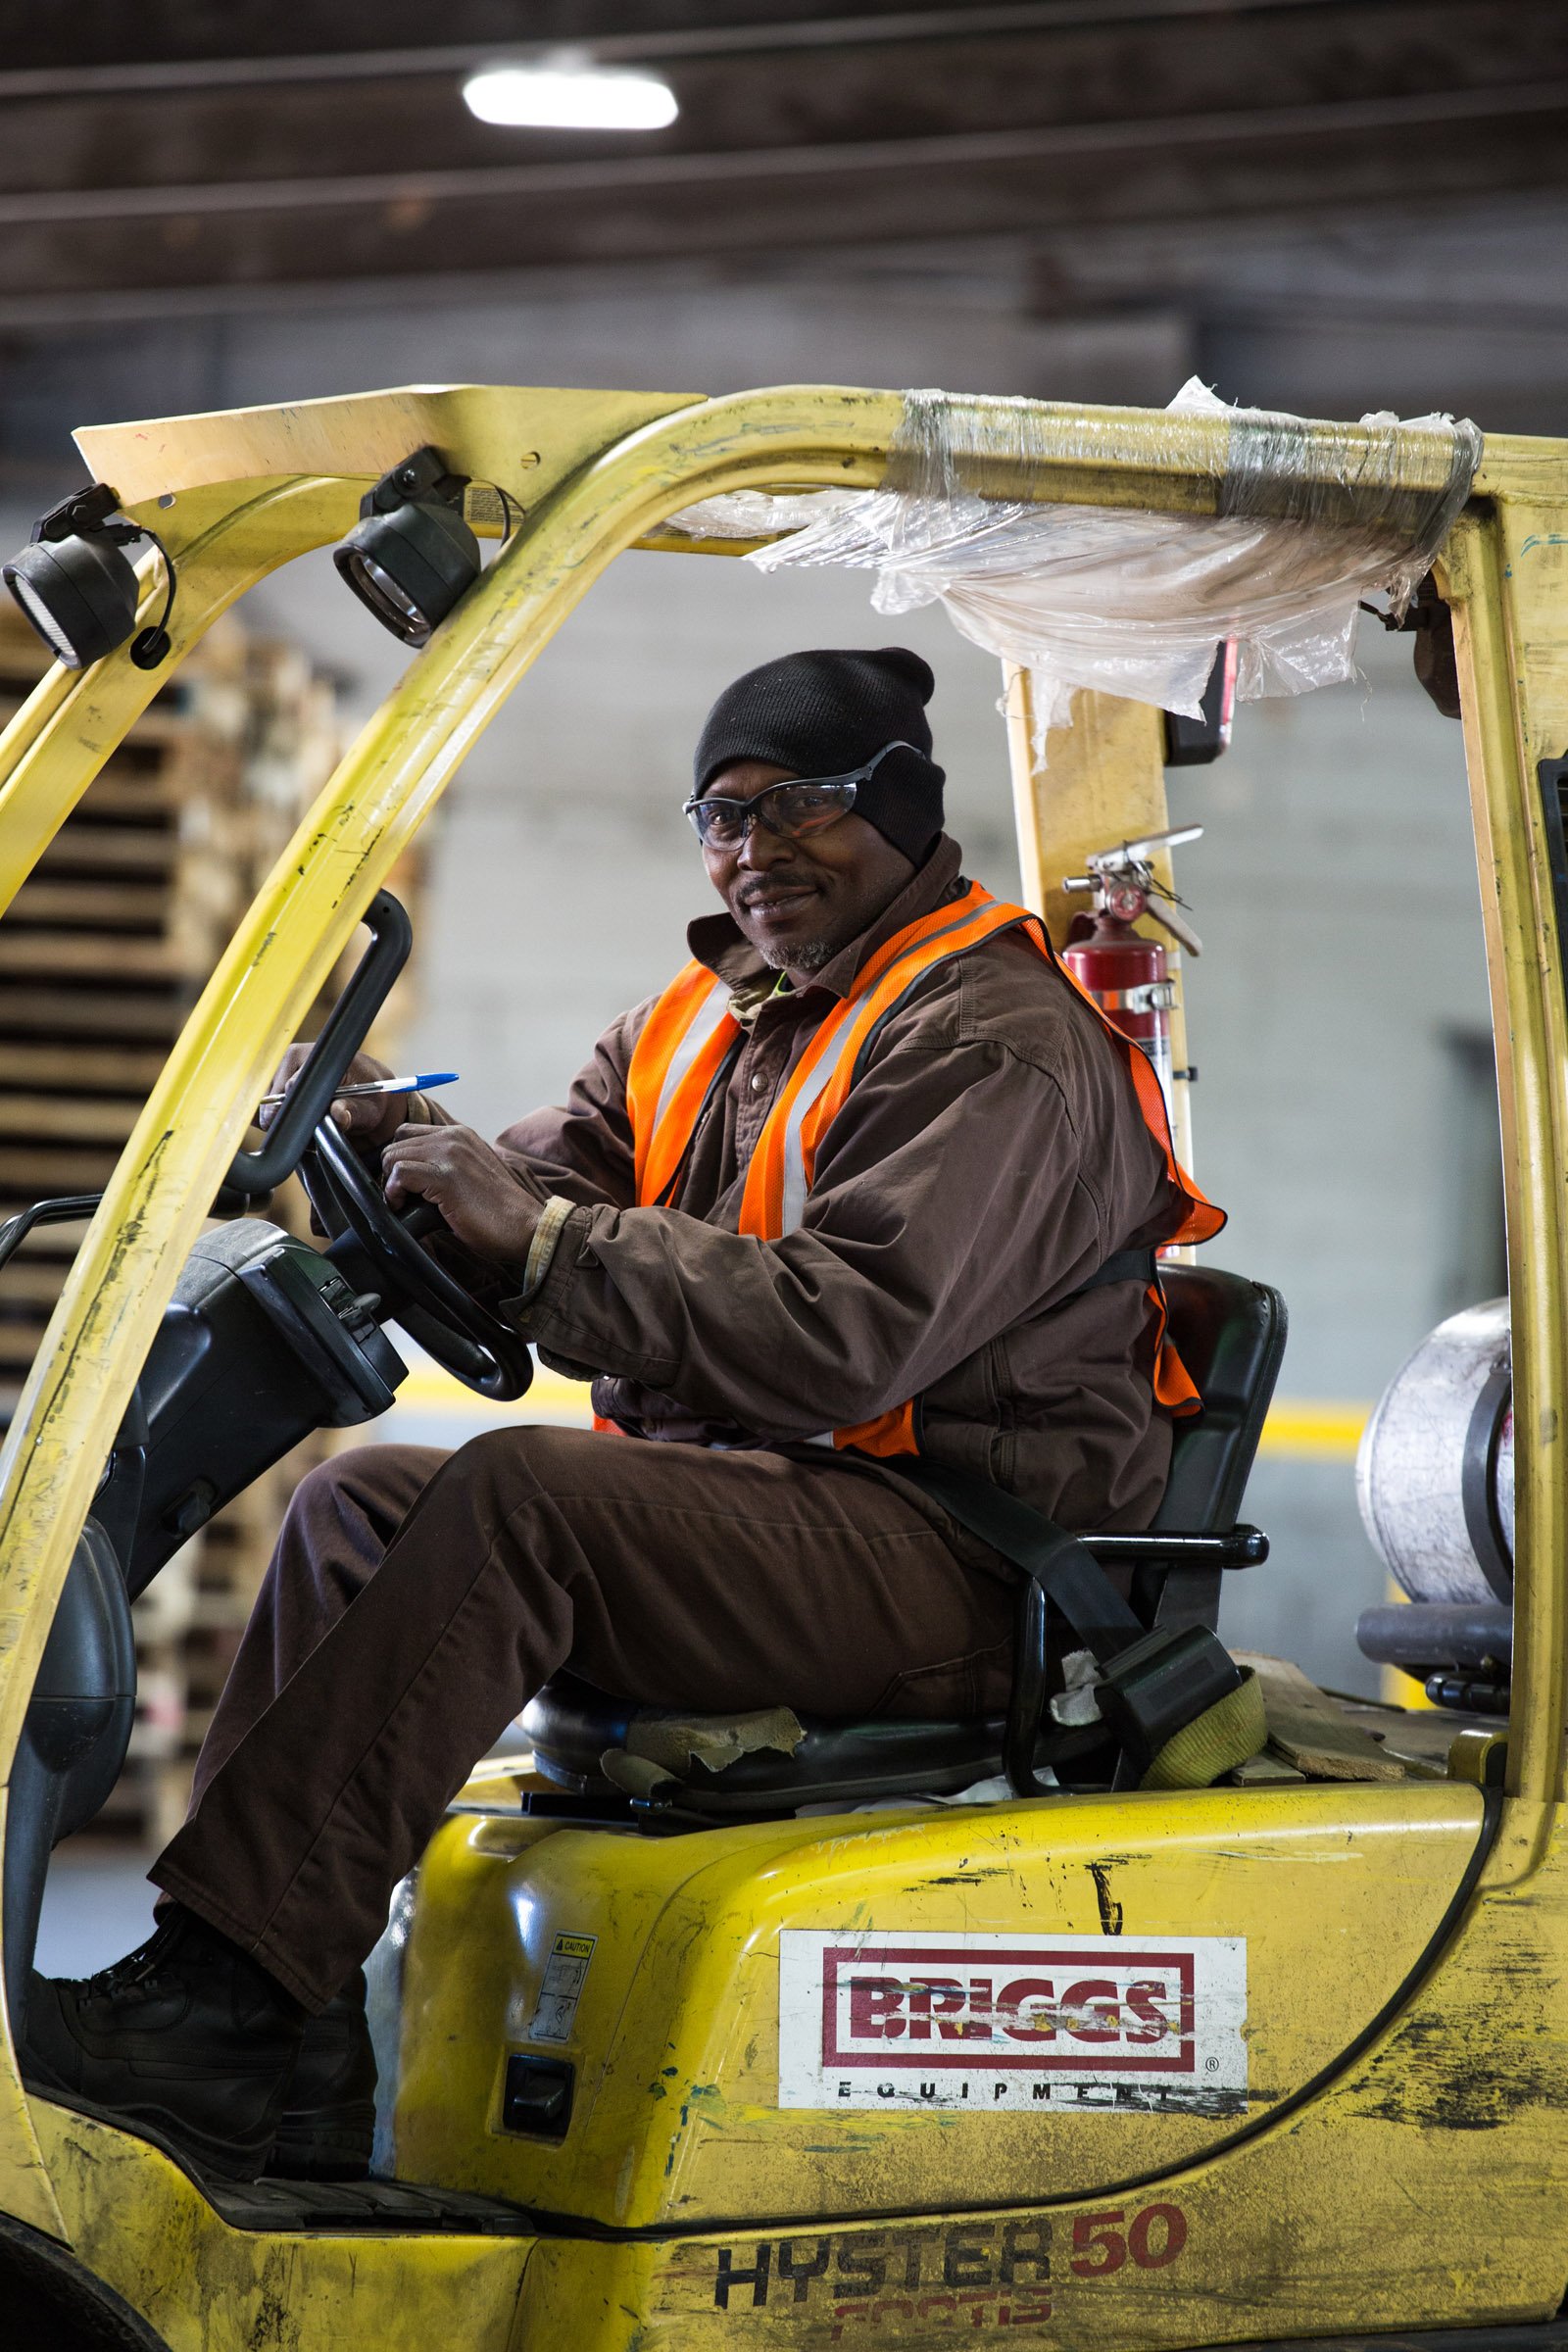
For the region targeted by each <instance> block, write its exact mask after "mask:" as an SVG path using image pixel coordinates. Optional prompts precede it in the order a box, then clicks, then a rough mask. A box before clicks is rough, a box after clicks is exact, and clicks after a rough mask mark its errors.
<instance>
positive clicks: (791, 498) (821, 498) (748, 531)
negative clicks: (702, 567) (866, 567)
mask: <svg viewBox="0 0 1568 2352" xmlns="http://www.w3.org/2000/svg"><path fill="white" fill-rule="evenodd" d="M870 495H871V494H870V493H869V492H867V491H864V490H798V491H785V492H782V493H779V494H776V495H775V494H774V493H773V492H771V491H768V490H731V491H728V492H726V493H724V494H723V495H721V496H720V497H718V498H700V499H699V500H698V501H697V504H696V505H695V506H693V507H682V508H681V509H680V512H679V513H678V514H675V515H668V516H667V517H666V518H665V520H664V522H663V523H662V526H661V527H662V529H663V530H666V531H678V532H679V533H680V535H681V537H682V538H683V539H771V538H773V537H775V536H776V535H777V533H778V532H780V531H801V530H805V529H807V528H808V527H809V525H810V524H812V523H817V522H821V521H822V520H823V519H824V518H825V517H826V516H827V515H837V514H840V513H842V511H843V510H844V508H845V507H847V506H851V507H853V506H858V504H859V502H860V500H861V499H863V498H866V497H868V496H870Z"/></svg>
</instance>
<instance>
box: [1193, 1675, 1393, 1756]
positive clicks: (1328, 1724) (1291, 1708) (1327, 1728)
mask: <svg viewBox="0 0 1568 2352" xmlns="http://www.w3.org/2000/svg"><path fill="white" fill-rule="evenodd" d="M1231 1654H1232V1656H1233V1657H1234V1658H1235V1660H1236V1663H1237V1665H1238V1666H1250V1667H1251V1669H1252V1671H1253V1673H1254V1674H1255V1675H1256V1676H1257V1679H1258V1682H1259V1683H1260V1684H1261V1686H1262V1691H1263V1711H1264V1714H1265V1715H1266V1716H1267V1718H1268V1743H1269V1749H1270V1750H1271V1751H1272V1752H1273V1753H1274V1754H1276V1755H1280V1756H1283V1757H1284V1759H1285V1761H1286V1762H1287V1763H1288V1764H1294V1765H1295V1766H1296V1768H1297V1770H1298V1771H1299V1772H1303V1773H1305V1775H1306V1777H1307V1779H1308V1780H1312V1781H1402V1780H1403V1779H1404V1778H1405V1777H1406V1775H1405V1769H1404V1766H1403V1765H1402V1764H1401V1763H1400V1762H1399V1760H1398V1758H1397V1756H1391V1755H1390V1754H1389V1753H1388V1752H1387V1750H1386V1749H1385V1748H1384V1747H1382V1746H1381V1745H1380V1744H1379V1742H1378V1741H1377V1740H1374V1739H1373V1738H1372V1737H1371V1735H1370V1734H1369V1733H1367V1732H1363V1731H1361V1730H1360V1729H1358V1727H1357V1726H1356V1725H1355V1724H1353V1723H1351V1722H1349V1721H1348V1719H1347V1718H1346V1717H1345V1716H1344V1715H1342V1714H1341V1712H1340V1710H1339V1708H1338V1707H1337V1706H1336V1705H1335V1703H1334V1701H1333V1699H1331V1698H1328V1697H1326V1696H1325V1695H1324V1693H1323V1692H1322V1691H1320V1690H1319V1689H1318V1687H1317V1685H1316V1684H1315V1683H1310V1682H1308V1681H1307V1678H1306V1676H1305V1675H1304V1674H1303V1673H1302V1672H1301V1669H1300V1668H1299V1666H1293V1665H1292V1664H1291V1662H1290V1660H1289V1659H1288V1658H1269V1657H1264V1656H1262V1655H1260V1654H1259V1653H1258V1652H1256V1651H1253V1650H1245V1649H1238V1650H1233V1651H1232V1653H1231Z"/></svg>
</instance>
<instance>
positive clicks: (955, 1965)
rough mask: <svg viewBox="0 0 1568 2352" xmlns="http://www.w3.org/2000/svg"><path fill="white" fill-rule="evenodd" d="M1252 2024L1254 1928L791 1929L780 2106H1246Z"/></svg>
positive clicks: (1110, 2109) (784, 1968)
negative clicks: (1089, 1932) (1213, 1931)
mask: <svg viewBox="0 0 1568 2352" xmlns="http://www.w3.org/2000/svg"><path fill="white" fill-rule="evenodd" d="M1246 2023H1247V1944H1246V1940H1245V1938H1243V1937H1241V1936H1161V1937H1160V1938H1159V1940H1158V1941H1157V1942H1151V1943H1148V1944H1135V1943H1133V1942H1132V1941H1131V1940H1130V1939H1129V1938H1126V1937H1123V1936H964V1935H956V1936H934V1935H899V1934H896V1933H893V1932H892V1931H870V1930H865V1931H859V1932H855V1931H852V1932H851V1933H849V1934H847V1935H846V1934H839V1935H831V1934H828V1935H824V1934H821V1933H819V1932H817V1931H815V1930H804V1929H795V1928H787V1929H785V1930H784V1932H783V1933H782V1935H781V1936H780V1937H779V2025H778V2102H779V2105H780V2106H781V2107H817V2108H821V2107H886V2106H888V2105H895V2106H911V2107H956V2108H966V2109H968V2110H970V2111H971V2112H973V2111H976V2110H984V2111H985V2112H986V2113H988V2114H1001V2115H1006V2114H1014V2115H1016V2114H1019V2113H1021V2112H1023V2111H1024V2110H1026V2109H1034V2110H1036V2111H1038V2110H1039V2109H1040V2108H1041V2107H1047V2108H1050V2109H1053V2110H1057V2109H1061V2110H1070V2111H1071V2112H1073V2113H1090V2114H1093V2113H1111V2114H1114V2113H1115V2112H1116V2111H1117V2110H1118V2109H1119V2110H1121V2111H1123V2112H1125V2111H1126V2110H1127V2109H1128V2108H1136V2109H1140V2110H1145V2111H1147V2110H1151V2109H1152V2110H1155V2111H1158V2110H1161V2109H1165V2110H1171V2109H1179V2110H1185V2111H1195V2110H1196V2111H1197V2112H1199V2113H1202V2114H1209V2115H1212V2114H1239V2113H1245V2112H1246V2106H1247V2041H1246V2036H1245V2031H1244V2029H1245V2027H1246Z"/></svg>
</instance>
